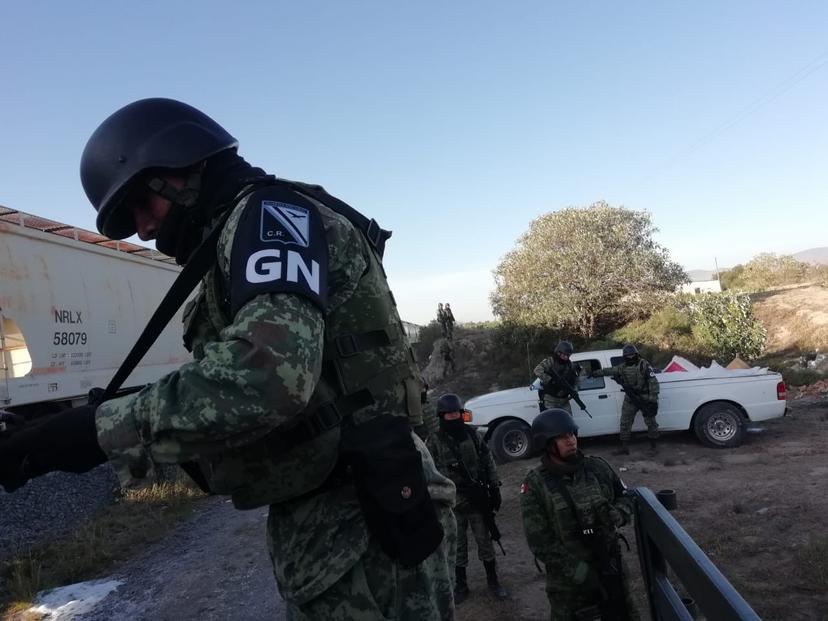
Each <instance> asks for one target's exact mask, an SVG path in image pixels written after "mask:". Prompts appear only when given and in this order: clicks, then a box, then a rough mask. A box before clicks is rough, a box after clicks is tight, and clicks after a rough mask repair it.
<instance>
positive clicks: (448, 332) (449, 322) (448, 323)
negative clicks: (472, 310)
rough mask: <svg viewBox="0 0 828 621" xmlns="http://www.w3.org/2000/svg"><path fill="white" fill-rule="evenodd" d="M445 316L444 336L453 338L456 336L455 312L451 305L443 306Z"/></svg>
mask: <svg viewBox="0 0 828 621" xmlns="http://www.w3.org/2000/svg"><path fill="white" fill-rule="evenodd" d="M443 317H444V322H445V323H444V326H445V327H444V332H443V336H445V337H446V338H447V339H449V340H451V339H453V338H454V313H452V312H451V306H449V305H448V304H446V305H445V307H443Z"/></svg>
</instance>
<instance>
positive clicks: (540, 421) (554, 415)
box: [532, 408, 578, 451]
mask: <svg viewBox="0 0 828 621" xmlns="http://www.w3.org/2000/svg"><path fill="white" fill-rule="evenodd" d="M567 433H574V434H575V435H576V436H577V435H578V425H576V424H575V421H574V420H572V415H571V414H570V413H569V412H567V411H566V410H562V409H561V408H551V409H549V410H544V411H543V412H541V413H540V414H538V415H537V417H535V420H533V421H532V443H533V444H534V446H535V450H536V451H544V450H545V449H546V443H547V442H549V440H551V439H552V438H557V437H558V436H562V435H566V434H567Z"/></svg>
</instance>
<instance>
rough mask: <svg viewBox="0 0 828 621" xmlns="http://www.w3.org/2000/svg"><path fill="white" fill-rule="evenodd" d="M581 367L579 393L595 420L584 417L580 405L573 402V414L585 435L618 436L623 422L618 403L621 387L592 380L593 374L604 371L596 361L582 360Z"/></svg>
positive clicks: (607, 382)
mask: <svg viewBox="0 0 828 621" xmlns="http://www.w3.org/2000/svg"><path fill="white" fill-rule="evenodd" d="M578 364H580V365H581V374H580V375H579V376H578V393H579V394H580V397H581V400H582V401H583V402H584V405H586V406H587V409H588V410H589V413H590V414H592V418H589V417H588V416H587V415H586V413H580V408H579V407H578V404H577V403H575V402H574V401H571V402H570V405H571V406H572V413H573V415H574V417H575V420H576V422H577V423H578V426H579V427H581V429H582V435H585V436H586V435H590V436H595V435H603V434H607V433H617V432H618V425H619V422H620V419H621V403H620V402H619V400H618V395H619V391H618V387H617V385H616V384H615V382H613V381H607V379H608V378H605V377H588V376H587V374H588V372H589V371H591V370H592V371H595V370H598V369H600V368H601V362H600V361H599V360H598V359H597V358H595V359H591V358H589V359H585V360H578Z"/></svg>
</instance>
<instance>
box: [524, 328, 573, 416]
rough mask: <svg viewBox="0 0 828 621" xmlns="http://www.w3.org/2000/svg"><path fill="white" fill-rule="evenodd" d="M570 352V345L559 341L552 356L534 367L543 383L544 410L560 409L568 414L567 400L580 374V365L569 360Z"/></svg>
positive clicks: (567, 342) (569, 408)
mask: <svg viewBox="0 0 828 621" xmlns="http://www.w3.org/2000/svg"><path fill="white" fill-rule="evenodd" d="M572 352H573V348H572V343H570V342H569V341H559V342H558V344H557V345H556V346H555V351H553V352H552V355H551V356H550V357H549V358H546V359H545V360H543V361H542V362H541V363H540V364H539V365H538V366H536V367H535V371H534V373H535V375H536V376H538V377H539V378H540V380H541V381H542V382H543V403H544V405H545V406H546V408H560V409H562V410H566V411H567V412H569V413H570V414H571V413H572V406H571V405H569V399H570V396H571V393H572V391H573V390H574V389H575V387H576V386H577V385H578V375H579V374H580V372H581V367H580V365H577V364H573V363H572V362H571V361H570V360H569V357H570V356H571V355H572Z"/></svg>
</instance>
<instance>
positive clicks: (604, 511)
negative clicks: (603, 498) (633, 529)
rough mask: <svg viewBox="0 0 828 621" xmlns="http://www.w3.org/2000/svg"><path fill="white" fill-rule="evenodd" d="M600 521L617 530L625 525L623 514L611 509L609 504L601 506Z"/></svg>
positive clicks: (625, 520) (613, 508)
mask: <svg viewBox="0 0 828 621" xmlns="http://www.w3.org/2000/svg"><path fill="white" fill-rule="evenodd" d="M600 519H601V521H602V522H603V523H604V524H607V525H611V526H614V527H616V528H619V527H621V526H624V524H626V523H627V519H626V517H625V516H624V514H623V513H622V512H621V511H619V510H618V509H616V508H615V507H613V506H612V505H611V504H610V503H608V502H607V503H605V504H603V505H601V512H600Z"/></svg>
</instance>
